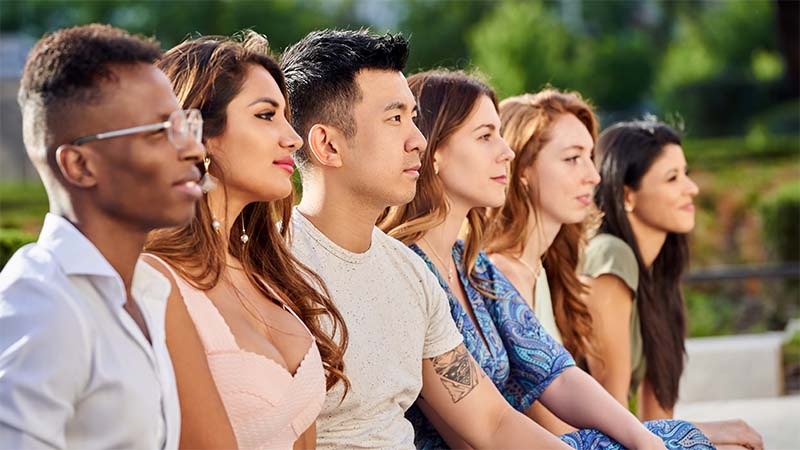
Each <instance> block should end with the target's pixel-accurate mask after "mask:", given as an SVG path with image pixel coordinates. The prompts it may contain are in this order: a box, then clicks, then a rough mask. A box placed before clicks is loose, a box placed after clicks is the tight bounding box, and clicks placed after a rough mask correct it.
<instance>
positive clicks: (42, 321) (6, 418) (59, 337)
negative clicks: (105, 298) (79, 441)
mask: <svg viewBox="0 0 800 450" xmlns="http://www.w3.org/2000/svg"><path fill="white" fill-rule="evenodd" d="M62 300H63V301H62ZM82 328H83V327H81V326H80V323H79V320H78V318H77V316H76V315H75V312H74V311H72V309H71V307H70V306H68V305H67V302H66V300H64V299H61V298H59V296H58V291H57V290H56V289H53V288H51V287H49V286H47V285H46V284H45V283H44V282H43V281H40V280H31V279H22V280H17V281H15V282H12V283H11V284H10V285H7V286H6V287H4V288H2V289H1V290H0V330H2V332H0V442H2V443H3V446H4V447H6V446H7V447H8V448H64V447H65V446H66V439H65V434H64V433H65V425H66V422H67V420H68V419H69V418H70V417H71V416H72V414H73V413H74V404H75V403H76V402H77V401H79V400H80V394H81V390H82V388H83V386H84V385H85V384H86V382H87V381H88V377H89V373H88V371H89V359H90V358H89V356H88V353H87V351H86V349H87V346H86V338H85V336H84V335H83V331H82ZM65 349H69V351H65Z"/></svg>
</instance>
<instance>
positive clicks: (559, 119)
mask: <svg viewBox="0 0 800 450" xmlns="http://www.w3.org/2000/svg"><path fill="white" fill-rule="evenodd" d="M500 120H501V123H502V130H503V137H504V138H505V139H506V141H507V142H508V144H509V145H510V146H511V148H512V149H513V150H514V151H515V152H516V153H517V157H516V158H515V159H514V161H512V162H511V167H510V172H509V184H508V195H507V197H506V201H505V203H504V204H503V205H502V206H500V207H498V208H491V209H490V210H489V211H488V216H489V223H488V226H487V231H486V244H485V248H486V252H487V253H488V254H489V258H490V259H491V261H492V262H493V263H494V264H495V265H496V266H497V267H498V268H499V269H500V270H501V271H502V272H503V274H505V275H506V276H507V277H508V279H509V280H510V281H511V283H512V284H513V285H514V287H516V289H517V290H518V291H519V292H520V294H521V295H522V296H523V298H525V301H526V302H527V303H528V305H529V306H531V308H532V309H533V310H534V313H535V315H536V317H537V319H539V321H540V322H541V324H542V326H544V328H545V329H546V330H547V332H548V333H549V334H550V335H551V336H553V337H554V338H555V339H556V340H557V341H559V342H562V343H563V344H564V346H565V347H566V348H567V350H569V352H570V353H571V354H572V356H573V357H574V358H575V359H576V360H578V361H583V360H584V359H585V358H586V355H587V354H590V353H591V349H590V346H589V341H588V339H587V338H588V336H589V335H590V333H591V329H592V318H591V315H590V314H589V311H588V309H587V307H586V305H585V304H584V303H583V301H582V300H581V298H582V297H581V296H582V295H584V294H585V292H586V286H585V285H584V284H583V283H582V282H581V280H580V279H579V278H578V274H577V267H578V260H579V258H580V254H581V250H582V245H583V241H584V236H585V230H586V227H587V223H588V222H589V221H590V220H591V218H590V216H591V214H590V213H591V212H592V210H593V209H592V207H591V205H592V190H593V188H594V186H595V185H596V184H597V183H598V182H599V181H600V177H599V175H598V173H597V170H596V169H595V167H594V163H593V161H592V158H593V151H594V141H595V139H596V137H597V128H598V124H597V118H596V117H595V115H594V112H593V111H592V108H591V107H590V106H589V104H588V103H587V102H586V101H584V100H583V99H582V98H581V96H580V94H578V93H571V92H560V91H558V90H556V89H545V90H543V91H541V92H539V93H537V94H525V95H521V96H517V97H511V98H507V99H505V100H503V102H502V103H501V104H500ZM531 415H532V416H533V417H535V418H536V420H537V421H538V422H539V423H541V424H543V425H544V426H545V427H546V428H548V429H549V430H551V431H554V432H562V431H565V430H567V429H568V428H565V424H564V423H562V422H561V421H559V420H557V419H556V418H555V417H553V415H552V414H551V413H549V412H548V411H547V410H546V409H544V408H543V407H542V406H541V405H534V406H533V408H532V411H531Z"/></svg>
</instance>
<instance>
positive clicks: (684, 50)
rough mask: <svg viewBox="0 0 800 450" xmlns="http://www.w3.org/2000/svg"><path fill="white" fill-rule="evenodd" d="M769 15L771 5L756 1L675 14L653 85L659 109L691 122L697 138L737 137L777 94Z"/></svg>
mask: <svg viewBox="0 0 800 450" xmlns="http://www.w3.org/2000/svg"><path fill="white" fill-rule="evenodd" d="M774 14H775V12H774V5H773V3H772V2H766V1H761V0H757V1H753V0H730V1H725V2H717V3H711V4H709V6H708V7H707V8H705V9H703V10H702V11H701V12H700V14H688V13H686V14H680V15H679V16H678V17H677V19H676V20H677V21H676V24H675V29H674V33H675V38H674V39H672V41H671V42H670V44H669V45H668V47H667V50H666V52H665V54H664V57H663V59H662V61H661V65H660V68H659V70H658V74H657V76H656V80H655V83H654V87H653V93H654V95H655V99H656V102H657V103H658V105H659V106H660V107H661V110H662V111H665V112H678V113H680V114H681V115H682V116H683V117H684V118H685V120H686V122H687V123H690V124H695V126H696V133H695V135H696V136H720V135H729V134H742V133H743V131H744V130H746V129H747V124H748V121H749V118H750V117H752V116H753V114H754V113H758V112H759V111H762V110H764V109H765V108H767V107H768V106H769V105H770V104H772V103H774V102H775V96H776V95H777V94H776V92H780V85H781V82H782V81H781V78H782V76H783V72H784V67H783V61H782V60H781V58H780V56H779V55H780V54H779V53H778V49H777V39H776V34H775V19H774ZM795 130H797V127H796V128H795ZM796 132H797V131H795V133H796Z"/></svg>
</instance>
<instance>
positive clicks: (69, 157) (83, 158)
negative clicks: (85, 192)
mask: <svg viewBox="0 0 800 450" xmlns="http://www.w3.org/2000/svg"><path fill="white" fill-rule="evenodd" d="M56 164H57V165H58V170H59V172H60V173H61V176H62V177H64V180H66V181H67V183H69V184H72V185H73V186H77V187H82V188H90V187H93V186H95V185H97V177H96V174H97V166H96V165H95V163H94V161H93V159H92V158H91V152H90V151H89V150H87V149H86V148H83V147H80V146H77V145H69V144H64V145H61V146H59V147H58V148H57V149H56Z"/></svg>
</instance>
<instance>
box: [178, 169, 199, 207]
mask: <svg viewBox="0 0 800 450" xmlns="http://www.w3.org/2000/svg"><path fill="white" fill-rule="evenodd" d="M199 181H200V171H199V170H197V168H196V167H192V171H191V173H190V174H189V175H187V176H186V177H184V178H182V179H181V180H180V181H177V182H176V183H174V184H173V186H174V187H175V188H176V189H178V190H180V191H182V192H185V193H187V194H189V195H190V196H192V197H194V198H197V199H199V198H200V197H202V196H203V190H202V189H200V184H199Z"/></svg>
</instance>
